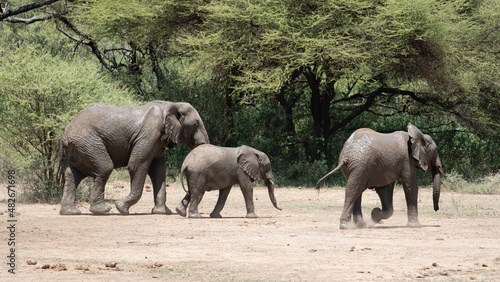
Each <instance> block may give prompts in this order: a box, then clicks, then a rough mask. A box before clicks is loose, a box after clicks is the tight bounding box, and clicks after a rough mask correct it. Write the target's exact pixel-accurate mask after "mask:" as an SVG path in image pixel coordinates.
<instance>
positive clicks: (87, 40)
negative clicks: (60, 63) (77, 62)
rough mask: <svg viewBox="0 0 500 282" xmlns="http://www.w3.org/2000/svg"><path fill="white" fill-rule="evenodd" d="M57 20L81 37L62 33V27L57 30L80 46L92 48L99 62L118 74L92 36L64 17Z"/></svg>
mask: <svg viewBox="0 0 500 282" xmlns="http://www.w3.org/2000/svg"><path fill="white" fill-rule="evenodd" d="M57 19H58V20H60V21H61V22H62V23H63V24H64V25H65V26H66V27H67V28H68V29H70V30H71V31H73V32H74V33H76V34H77V35H78V36H79V37H80V39H79V38H77V37H75V36H72V35H70V34H69V33H67V32H64V31H62V29H61V28H60V27H58V28H57V29H58V30H59V31H60V32H61V33H63V34H64V35H66V36H67V37H68V38H70V39H72V40H74V41H76V42H78V44H80V43H81V44H85V45H87V46H89V47H90V49H91V50H92V53H94V55H95V56H96V57H97V59H98V60H99V62H100V63H101V64H102V65H103V66H104V67H105V68H106V69H107V70H108V71H109V72H111V73H112V74H117V73H118V71H117V70H116V69H114V68H113V67H112V66H111V65H110V64H109V62H108V61H107V60H106V58H105V56H104V55H103V53H102V52H101V50H99V47H98V46H97V42H96V41H95V40H94V39H92V37H91V36H90V35H88V34H87V33H85V32H84V31H82V30H80V29H78V28H77V27H76V26H75V25H74V24H73V23H72V22H70V21H69V20H68V19H67V18H65V17H63V16H57Z"/></svg>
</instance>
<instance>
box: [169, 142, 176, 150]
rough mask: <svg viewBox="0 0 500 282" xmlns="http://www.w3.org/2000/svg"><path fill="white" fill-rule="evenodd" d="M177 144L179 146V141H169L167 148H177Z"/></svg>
mask: <svg viewBox="0 0 500 282" xmlns="http://www.w3.org/2000/svg"><path fill="white" fill-rule="evenodd" d="M175 146H177V143H175V142H169V143H168V144H167V148H169V149H173V148H175Z"/></svg>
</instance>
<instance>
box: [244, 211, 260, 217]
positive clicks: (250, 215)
mask: <svg viewBox="0 0 500 282" xmlns="http://www.w3.org/2000/svg"><path fill="white" fill-rule="evenodd" d="M246 218H259V216H257V215H256V214H255V213H253V212H251V213H247V215H246Z"/></svg>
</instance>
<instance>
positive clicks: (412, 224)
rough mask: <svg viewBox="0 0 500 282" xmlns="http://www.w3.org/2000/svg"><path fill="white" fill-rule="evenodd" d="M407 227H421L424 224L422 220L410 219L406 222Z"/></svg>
mask: <svg viewBox="0 0 500 282" xmlns="http://www.w3.org/2000/svg"><path fill="white" fill-rule="evenodd" d="M406 227H409V228H420V227H422V224H420V222H418V220H411V221H408V223H407V224H406Z"/></svg>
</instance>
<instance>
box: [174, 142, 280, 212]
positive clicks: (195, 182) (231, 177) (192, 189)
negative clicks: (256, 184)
mask: <svg viewBox="0 0 500 282" xmlns="http://www.w3.org/2000/svg"><path fill="white" fill-rule="evenodd" d="M183 174H184V175H186V179H187V185H188V191H187V193H186V196H185V197H184V199H183V200H182V201H181V203H180V204H179V206H178V207H177V209H176V210H177V212H178V213H179V214H180V215H181V216H186V207H187V206H188V204H189V203H190V202H191V204H190V205H189V208H188V217H201V215H200V214H199V213H198V204H199V203H200V201H201V198H202V197H203V195H204V194H205V191H211V190H220V191H219V199H218V200H217V204H216V205H215V208H214V210H213V211H212V213H211V214H210V217H215V218H219V217H221V215H220V211H221V210H222V208H224V204H225V203H226V199H227V196H228V195H229V191H230V190H231V187H232V186H233V185H234V184H237V183H238V184H239V185H240V188H241V191H242V193H243V197H244V198H245V205H246V208H247V215H246V217H248V218H256V217H257V215H256V214H255V212H254V205H253V187H252V182H253V181H255V180H257V179H263V180H264V181H265V183H266V185H267V188H268V191H269V197H270V198H271V202H272V203H273V205H274V207H275V208H277V209H279V210H281V208H279V207H278V205H277V204H276V198H275V197H274V182H273V173H272V171H271V162H270V161H269V158H268V157H267V155H266V154H264V153H263V152H260V151H258V150H255V149H254V148H251V147H248V146H241V147H238V148H228V147H217V146H214V145H209V144H205V145H200V146H198V147H196V148H195V149H194V150H192V151H191V153H189V154H188V155H187V157H186V159H185V160H184V163H183V164H182V168H181V184H182V187H183V188H184V183H183V181H182V175H183ZM184 190H185V188H184Z"/></svg>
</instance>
